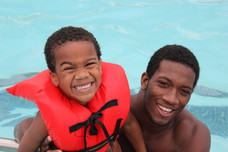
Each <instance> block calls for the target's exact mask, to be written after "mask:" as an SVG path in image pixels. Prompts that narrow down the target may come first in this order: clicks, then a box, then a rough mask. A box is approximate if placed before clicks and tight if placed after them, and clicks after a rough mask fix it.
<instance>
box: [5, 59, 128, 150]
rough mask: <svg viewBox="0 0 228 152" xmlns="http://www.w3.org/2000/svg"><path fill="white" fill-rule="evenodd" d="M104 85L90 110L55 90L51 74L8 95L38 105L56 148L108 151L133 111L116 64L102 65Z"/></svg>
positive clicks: (120, 71)
mask: <svg viewBox="0 0 228 152" xmlns="http://www.w3.org/2000/svg"><path fill="white" fill-rule="evenodd" d="M101 66H102V82H101V85H100V87H99V89H98V91H97V92H96V94H95V96H94V98H93V99H92V100H91V101H89V103H88V107H84V106H82V105H80V104H79V103H77V102H75V101H73V100H71V99H69V98H67V97H66V96H65V95H63V93H62V92H61V90H60V89H59V88H57V87H55V86H54V85H53V84H52V82H51V80H50V75H49V71H48V70H45V71H43V72H41V73H39V74H38V75H36V76H34V77H32V78H30V79H28V80H25V81H22V82H20V83H18V84H16V85H15V86H13V87H11V88H7V91H8V92H9V93H11V94H13V95H15V96H19V97H23V98H25V99H28V100H31V101H33V102H35V103H36V104H37V106H38V108H39V110H40V112H41V115H42V117H43V119H44V121H45V124H46V127H47V129H48V133H49V135H50V136H51V138H52V140H53V142H54V144H55V145H56V146H57V147H58V148H59V149H61V150H64V151H83V150H85V149H86V150H87V151H91V152H92V151H99V152H103V151H105V150H106V148H107V146H108V143H110V144H111V143H112V141H114V140H115V139H116V137H117V135H118V130H119V128H120V127H121V126H122V125H123V124H124V122H125V120H126V118H127V115H128V112H129V109H130V91H129V85H128V81H127V78H126V74H125V72H124V70H123V68H122V67H120V66H119V65H117V64H112V63H106V62H102V64H101Z"/></svg>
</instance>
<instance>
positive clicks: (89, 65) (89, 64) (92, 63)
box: [85, 62, 96, 67]
mask: <svg viewBox="0 0 228 152" xmlns="http://www.w3.org/2000/svg"><path fill="white" fill-rule="evenodd" d="M95 64H96V63H95V62H90V63H87V64H86V65H85V66H87V67H92V66H94V65H95Z"/></svg>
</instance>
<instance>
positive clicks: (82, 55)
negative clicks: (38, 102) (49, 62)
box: [51, 41, 102, 106]
mask: <svg viewBox="0 0 228 152" xmlns="http://www.w3.org/2000/svg"><path fill="white" fill-rule="evenodd" d="M55 57H56V73H51V79H52V82H53V84H54V85H55V86H58V87H60V88H61V90H62V91H63V92H64V93H65V94H66V96H68V97H69V98H71V99H72V100H75V101H77V102H79V103H80V104H81V105H83V106H86V105H87V102H88V101H90V100H91V99H92V98H93V96H94V95H95V93H96V91H97V90H98V88H99V86H100V84H101V74H102V71H101V61H100V60H99V59H98V57H97V53H96V50H95V48H94V45H93V43H91V42H89V41H75V42H67V43H65V44H63V45H61V46H60V47H58V48H56V50H55Z"/></svg>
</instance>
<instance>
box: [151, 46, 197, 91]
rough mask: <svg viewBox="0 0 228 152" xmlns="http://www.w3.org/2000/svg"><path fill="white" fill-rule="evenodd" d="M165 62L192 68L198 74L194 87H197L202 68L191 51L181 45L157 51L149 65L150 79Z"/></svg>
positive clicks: (165, 47)
mask: <svg viewBox="0 0 228 152" xmlns="http://www.w3.org/2000/svg"><path fill="white" fill-rule="evenodd" d="M163 60H168V61H173V62H178V63H181V64H184V65H186V66H188V67H190V68H191V69H192V70H193V71H194V72H195V74H196V78H195V81H194V84H193V87H195V86H196V83H197V81H198V78H199V72H200V68H199V63H198V61H197V59H196V57H195V55H194V54H193V53H192V52H191V51H190V50H189V49H187V48H186V47H183V46H181V45H166V46H164V47H162V48H160V49H159V50H157V51H156V52H155V53H154V55H153V56H152V57H151V58H150V61H149V63H148V65H147V69H146V72H147V74H148V76H149V79H150V78H151V77H152V76H153V75H154V73H155V71H156V70H157V69H158V68H159V66H160V63H161V62H162V61H163Z"/></svg>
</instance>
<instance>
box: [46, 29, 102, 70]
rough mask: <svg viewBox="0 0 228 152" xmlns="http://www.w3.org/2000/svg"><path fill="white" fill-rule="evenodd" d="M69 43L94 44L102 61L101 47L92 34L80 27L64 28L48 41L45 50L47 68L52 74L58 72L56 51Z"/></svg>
mask: <svg viewBox="0 0 228 152" xmlns="http://www.w3.org/2000/svg"><path fill="white" fill-rule="evenodd" d="M69 41H89V42H92V43H93V45H94V47H95V49H96V52H97V57H98V59H99V60H100V57H101V51H100V46H99V44H98V42H97V40H96V38H95V37H94V36H93V34H92V33H90V32H89V31H87V30H85V29H83V28H80V27H73V26H68V27H63V28H61V29H59V30H58V31H56V32H54V33H53V34H52V35H51V36H50V37H49V38H48V39H47V42H46V44H45V48H44V54H45V59H46V62H47V66H48V68H49V70H51V71H52V72H56V67H55V66H56V58H55V49H56V48H57V47H59V46H61V45H63V44H65V43H66V42H69Z"/></svg>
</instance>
